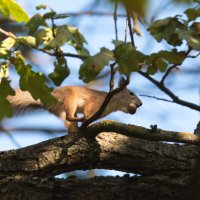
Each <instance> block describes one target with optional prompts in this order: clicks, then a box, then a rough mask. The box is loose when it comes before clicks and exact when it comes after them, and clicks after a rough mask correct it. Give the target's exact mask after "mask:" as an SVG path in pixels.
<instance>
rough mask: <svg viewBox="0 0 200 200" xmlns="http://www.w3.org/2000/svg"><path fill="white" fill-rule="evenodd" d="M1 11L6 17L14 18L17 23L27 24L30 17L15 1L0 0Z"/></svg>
mask: <svg viewBox="0 0 200 200" xmlns="http://www.w3.org/2000/svg"><path fill="white" fill-rule="evenodd" d="M0 10H1V12H2V14H3V15H4V16H5V17H8V16H9V15H11V16H12V18H13V19H15V20H16V21H17V22H27V21H28V19H29V18H28V15H27V14H26V12H25V11H24V10H23V9H22V8H21V7H20V6H19V4H18V3H17V2H15V1H14V0H0Z"/></svg>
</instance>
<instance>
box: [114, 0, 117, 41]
mask: <svg viewBox="0 0 200 200" xmlns="http://www.w3.org/2000/svg"><path fill="white" fill-rule="evenodd" d="M117 4H118V0H115V11H114V16H113V18H114V24H115V39H116V40H118V30H117Z"/></svg>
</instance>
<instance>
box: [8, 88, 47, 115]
mask: <svg viewBox="0 0 200 200" xmlns="http://www.w3.org/2000/svg"><path fill="white" fill-rule="evenodd" d="M7 99H8V101H9V102H10V103H11V105H12V106H13V108H14V110H15V112H17V113H19V112H25V111H29V110H35V109H39V108H40V109H41V108H42V107H43V106H42V103H41V102H40V101H39V100H35V99H34V98H33V97H32V96H31V94H30V93H29V92H28V91H22V90H20V89H17V90H15V96H8V97H7Z"/></svg>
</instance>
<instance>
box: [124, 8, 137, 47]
mask: <svg viewBox="0 0 200 200" xmlns="http://www.w3.org/2000/svg"><path fill="white" fill-rule="evenodd" d="M126 11H127V19H128V28H129V34H130V38H131V43H132V45H133V46H134V47H135V42H134V37H133V31H132V25H131V18H130V14H129V12H128V10H126Z"/></svg>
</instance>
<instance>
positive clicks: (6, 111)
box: [0, 78, 15, 120]
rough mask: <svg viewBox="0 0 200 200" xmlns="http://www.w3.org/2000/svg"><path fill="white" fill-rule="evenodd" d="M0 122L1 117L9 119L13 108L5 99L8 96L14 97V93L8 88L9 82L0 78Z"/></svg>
mask: <svg viewBox="0 0 200 200" xmlns="http://www.w3.org/2000/svg"><path fill="white" fill-rule="evenodd" d="M0 91H1V92H0V120H2V119H3V117H11V116H12V115H13V108H12V106H11V105H10V103H9V101H8V100H7V99H6V97H7V96H8V95H15V91H14V90H13V89H12V88H11V86H10V81H9V80H7V79H6V78H2V79H1V82H0Z"/></svg>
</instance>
